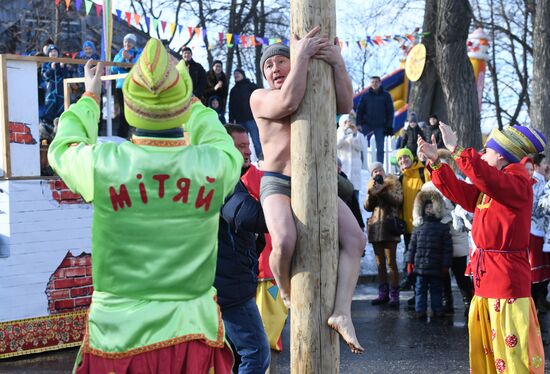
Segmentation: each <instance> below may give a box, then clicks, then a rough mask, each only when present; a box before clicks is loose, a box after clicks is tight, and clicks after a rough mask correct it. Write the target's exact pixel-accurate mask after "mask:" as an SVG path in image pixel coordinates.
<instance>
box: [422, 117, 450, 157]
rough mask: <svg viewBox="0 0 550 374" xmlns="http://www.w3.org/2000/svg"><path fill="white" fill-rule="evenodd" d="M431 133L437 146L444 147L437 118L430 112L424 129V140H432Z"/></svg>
mask: <svg viewBox="0 0 550 374" xmlns="http://www.w3.org/2000/svg"><path fill="white" fill-rule="evenodd" d="M432 135H433V136H434V137H435V142H436V144H437V148H438V149H440V148H445V143H444V142H443V137H442V136H441V130H440V129H439V118H437V116H436V115H435V114H431V115H430V118H429V120H428V126H426V128H425V129H424V138H423V139H424V140H426V141H427V142H430V143H431V142H432Z"/></svg>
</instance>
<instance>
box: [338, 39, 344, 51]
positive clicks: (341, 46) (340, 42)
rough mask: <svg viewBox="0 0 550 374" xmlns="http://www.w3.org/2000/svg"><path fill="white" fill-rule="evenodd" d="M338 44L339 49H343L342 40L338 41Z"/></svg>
mask: <svg viewBox="0 0 550 374" xmlns="http://www.w3.org/2000/svg"><path fill="white" fill-rule="evenodd" d="M338 44H339V45H340V49H342V48H344V41H343V40H339V41H338Z"/></svg>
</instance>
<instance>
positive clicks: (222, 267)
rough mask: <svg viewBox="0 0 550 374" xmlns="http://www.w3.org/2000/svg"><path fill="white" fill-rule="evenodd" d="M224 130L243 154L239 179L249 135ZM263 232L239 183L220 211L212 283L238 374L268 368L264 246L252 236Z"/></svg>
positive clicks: (257, 210)
mask: <svg viewBox="0 0 550 374" xmlns="http://www.w3.org/2000/svg"><path fill="white" fill-rule="evenodd" d="M226 129H227V132H228V133H229V134H230V135H231V137H232V138H233V141H234V142H235V146H236V148H237V149H239V150H240V151H241V153H242V154H243V158H244V163H243V166H242V172H241V175H242V174H244V173H245V172H246V170H247V169H248V168H249V167H250V149H249V145H250V143H249V140H248V135H247V134H246V130H245V129H244V128H242V127H241V126H237V125H228V126H226ZM265 232H267V226H266V224H265V219H264V214H263V211H262V206H261V205H260V202H259V201H257V200H256V199H254V198H253V197H252V195H250V193H249V192H248V190H247V189H246V187H245V185H244V184H243V182H242V181H241V180H239V182H238V183H237V185H236V186H235V191H234V192H233V194H231V195H230V196H228V197H227V198H226V200H225V203H224V205H223V206H222V209H221V214H220V226H219V231H218V262H217V265H216V279H215V281H214V287H216V289H217V290H218V303H219V305H220V309H221V313H222V319H223V322H224V325H225V329H226V334H227V337H228V339H229V340H230V341H231V343H232V344H233V346H234V347H235V352H236V353H237V354H238V356H239V357H238V358H239V359H240V364H239V369H238V372H239V373H265V372H266V370H267V369H268V367H269V359H270V347H269V342H268V340H267V335H266V333H265V330H264V327H263V324H262V319H261V316H260V312H259V311H258V307H257V305H256V301H255V296H256V288H257V285H258V255H259V253H258V252H259V251H258V250H257V248H263V245H262V244H260V245H257V243H256V236H257V235H258V234H259V235H260V236H263V233H265ZM263 244H265V243H263Z"/></svg>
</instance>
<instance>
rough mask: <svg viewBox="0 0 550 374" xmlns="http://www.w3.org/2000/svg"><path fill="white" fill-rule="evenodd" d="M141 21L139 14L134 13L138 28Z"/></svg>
mask: <svg viewBox="0 0 550 374" xmlns="http://www.w3.org/2000/svg"><path fill="white" fill-rule="evenodd" d="M140 20H141V17H140V15H139V14H137V13H134V22H135V23H136V26H139V21H140Z"/></svg>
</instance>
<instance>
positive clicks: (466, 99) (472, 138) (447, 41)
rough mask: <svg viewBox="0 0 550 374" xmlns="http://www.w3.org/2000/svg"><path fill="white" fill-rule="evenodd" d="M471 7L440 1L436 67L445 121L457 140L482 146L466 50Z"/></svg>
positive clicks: (454, 0) (455, 0)
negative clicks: (442, 98) (445, 108)
mask: <svg viewBox="0 0 550 374" xmlns="http://www.w3.org/2000/svg"><path fill="white" fill-rule="evenodd" d="M471 19H472V9H471V7H470V4H469V2H467V1H464V0H441V1H439V9H438V13H437V35H436V48H437V54H436V66H437V70H438V74H439V79H440V81H441V87H442V88H443V93H444V96H445V101H446V103H447V111H448V113H447V114H448V124H449V125H450V126H451V127H452V128H453V129H454V130H455V131H456V133H457V135H458V143H459V144H460V145H462V146H465V147H474V148H476V149H479V148H481V129H480V113H479V111H480V108H479V104H478V96H477V89H476V85H475V78H474V71H473V68H472V65H471V63H470V61H469V59H468V55H467V53H466V40H467V39H468V27H469V25H470V21H471Z"/></svg>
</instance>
